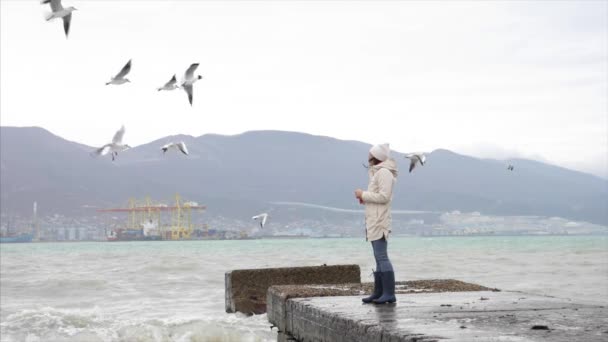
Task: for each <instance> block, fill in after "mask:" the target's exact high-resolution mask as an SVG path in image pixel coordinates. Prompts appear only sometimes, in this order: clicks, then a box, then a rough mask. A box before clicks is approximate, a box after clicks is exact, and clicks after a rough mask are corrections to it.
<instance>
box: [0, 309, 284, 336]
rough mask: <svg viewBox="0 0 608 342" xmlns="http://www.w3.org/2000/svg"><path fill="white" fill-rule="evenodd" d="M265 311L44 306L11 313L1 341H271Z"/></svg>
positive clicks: (2, 332) (7, 318) (2, 330)
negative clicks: (185, 314) (176, 315)
mask: <svg viewBox="0 0 608 342" xmlns="http://www.w3.org/2000/svg"><path fill="white" fill-rule="evenodd" d="M266 320H267V318H266V315H261V316H253V317H247V316H244V315H240V314H239V315H230V316H228V315H226V316H224V317H222V318H220V319H201V318H190V319H183V318H182V319H178V320H171V319H166V320H159V319H153V320H138V319H137V317H132V318H128V319H124V318H123V319H117V318H115V316H113V315H108V314H105V313H104V312H103V310H102V309H100V308H99V307H95V308H93V309H87V310H72V309H70V310H67V309H58V308H52V307H43V308H40V309H36V310H22V311H19V312H17V313H14V314H11V315H8V317H6V319H3V322H2V323H1V324H0V327H1V328H2V329H1V333H0V339H1V340H2V341H7V342H13V341H32V342H34V341H69V342H72V341H74V342H75V341H78V342H81V341H103V342H114V341H130V342H131V341H133V342H240V341H244V342H269V341H276V333H273V332H271V331H270V329H269V328H267V329H266V330H263V329H261V326H266V327H268V326H269V324H267V321H266Z"/></svg>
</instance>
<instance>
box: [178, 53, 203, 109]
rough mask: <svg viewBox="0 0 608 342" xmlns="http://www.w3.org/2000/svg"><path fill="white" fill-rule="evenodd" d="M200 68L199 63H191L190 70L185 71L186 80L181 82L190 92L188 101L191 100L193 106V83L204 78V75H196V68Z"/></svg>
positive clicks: (186, 90) (188, 92)
mask: <svg viewBox="0 0 608 342" xmlns="http://www.w3.org/2000/svg"><path fill="white" fill-rule="evenodd" d="M196 68H198V63H193V64H191V65H190V67H189V68H188V70H186V72H185V73H184V80H183V82H182V84H181V87H182V88H183V89H184V91H185V92H186V93H187V94H188V101H190V105H191V106H192V85H193V84H194V82H196V81H198V80H200V79H202V78H203V76H201V75H198V76H194V70H196Z"/></svg>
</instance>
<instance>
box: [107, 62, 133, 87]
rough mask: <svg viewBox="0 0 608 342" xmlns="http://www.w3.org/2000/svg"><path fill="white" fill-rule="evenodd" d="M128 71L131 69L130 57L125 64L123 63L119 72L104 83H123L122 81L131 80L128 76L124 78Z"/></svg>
mask: <svg viewBox="0 0 608 342" xmlns="http://www.w3.org/2000/svg"><path fill="white" fill-rule="evenodd" d="M129 71H131V60H130V59H129V61H128V62H127V64H125V66H124V67H122V69H121V70H120V72H119V73H118V74H117V75H116V76H114V77H112V79H111V80H110V82H106V85H108V84H123V83H127V82H131V81H129V79H128V78H125V76H127V74H128V73H129Z"/></svg>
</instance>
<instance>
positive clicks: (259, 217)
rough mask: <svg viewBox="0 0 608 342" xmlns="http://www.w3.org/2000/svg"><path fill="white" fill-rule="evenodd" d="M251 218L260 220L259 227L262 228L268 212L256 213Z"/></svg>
mask: <svg viewBox="0 0 608 342" xmlns="http://www.w3.org/2000/svg"><path fill="white" fill-rule="evenodd" d="M252 219H253V220H256V221H257V220H260V227H261V228H264V226H265V225H266V221H267V220H268V214H267V213H263V214H260V215H256V216H254V217H252Z"/></svg>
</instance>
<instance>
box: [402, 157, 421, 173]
mask: <svg viewBox="0 0 608 342" xmlns="http://www.w3.org/2000/svg"><path fill="white" fill-rule="evenodd" d="M405 158H407V159H409V160H410V172H412V170H414V168H415V167H416V164H418V163H420V165H423V166H424V162H425V161H426V156H425V155H424V154H422V153H410V154H406V155H405Z"/></svg>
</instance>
